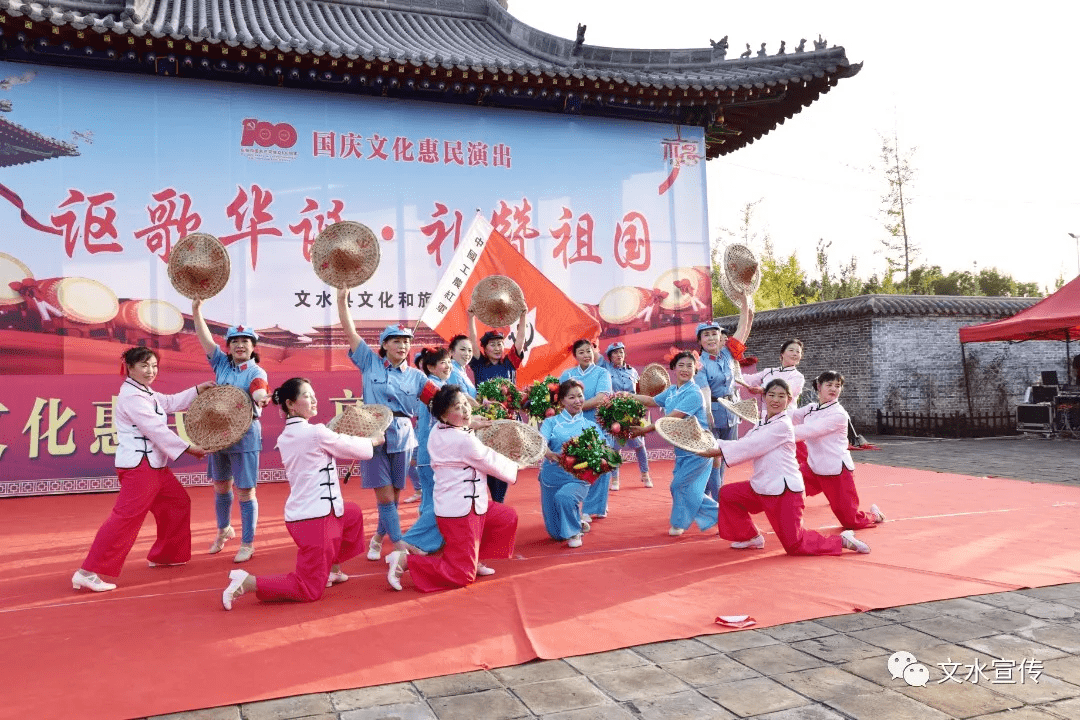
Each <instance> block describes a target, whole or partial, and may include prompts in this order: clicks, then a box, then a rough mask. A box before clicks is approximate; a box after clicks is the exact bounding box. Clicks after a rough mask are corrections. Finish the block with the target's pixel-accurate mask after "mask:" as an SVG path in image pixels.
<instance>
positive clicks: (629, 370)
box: [597, 342, 653, 490]
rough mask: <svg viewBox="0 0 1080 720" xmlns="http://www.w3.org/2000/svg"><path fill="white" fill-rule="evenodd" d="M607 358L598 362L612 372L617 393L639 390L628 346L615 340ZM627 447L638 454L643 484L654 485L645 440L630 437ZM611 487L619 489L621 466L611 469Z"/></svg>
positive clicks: (610, 346) (607, 353) (632, 392)
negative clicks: (627, 349) (627, 360)
mask: <svg viewBox="0 0 1080 720" xmlns="http://www.w3.org/2000/svg"><path fill="white" fill-rule="evenodd" d="M605 355H606V356H607V358H606V359H604V358H600V359H599V360H597V363H598V364H599V365H600V366H602V367H603V368H604V369H605V370H607V371H608V372H609V373H611V389H612V391H613V392H617V393H620V392H622V393H630V394H631V395H632V394H634V393H636V392H637V391H638V386H637V385H638V377H639V376H638V371H637V370H636V369H634V367H633V366H632V365H630V364H629V363H627V362H626V346H625V345H623V344H622V343H621V342H613V343H611V344H610V345H608V346H607V350H606V351H605ZM626 449H627V450H633V451H634V454H635V455H636V456H637V464H638V470H640V471H641V484H642V485H644V486H645V487H647V488H651V487H652V486H653V482H652V477H651V476H650V475H649V455H648V453H646V452H645V442H644V441H643V440H642V439H641V438H640V437H633V438H630V439H629V440H628V441H627V442H626ZM608 487H609V489H611V490H618V489H619V468H618V467H616V468H615V469H614V470H612V471H611V483H610V484H609V486H608Z"/></svg>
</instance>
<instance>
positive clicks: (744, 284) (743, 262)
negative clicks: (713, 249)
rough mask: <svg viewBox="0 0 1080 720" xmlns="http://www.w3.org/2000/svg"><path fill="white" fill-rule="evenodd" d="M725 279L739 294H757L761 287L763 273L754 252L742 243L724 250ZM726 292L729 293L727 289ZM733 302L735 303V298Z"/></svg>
mask: <svg viewBox="0 0 1080 720" xmlns="http://www.w3.org/2000/svg"><path fill="white" fill-rule="evenodd" d="M723 277H726V278H727V282H728V285H730V287H731V288H732V289H734V290H735V292H737V293H743V292H746V293H751V294H752V293H754V292H756V291H757V289H758V286H760V285H761V271H760V269H759V267H758V259H757V256H756V255H754V251H753V250H751V249H750V248H748V247H746V246H745V245H742V244H740V243H732V244H731V245H728V246H727V249H726V250H724V272H723ZM721 287H723V285H721ZM724 292H725V293H726V292H727V289H726V288H725V289H724ZM728 297H731V296H730V295H729V296H728ZM732 300H733V301H734V298H732ZM736 304H738V303H736Z"/></svg>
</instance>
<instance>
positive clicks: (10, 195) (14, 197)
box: [0, 183, 64, 235]
mask: <svg viewBox="0 0 1080 720" xmlns="http://www.w3.org/2000/svg"><path fill="white" fill-rule="evenodd" d="M0 197H2V198H4V199H5V200H7V201H8V202H9V203H11V204H12V205H14V206H15V207H17V208H19V214H20V215H21V216H22V221H23V222H24V223H26V224H27V225H28V226H30V227H32V228H34V229H35V230H40V231H41V232H44V233H49V234H50V235H63V234H64V233H63V231H62V230H60V228H54V227H50V226H48V225H42V224H41V223H39V222H38V221H37V220H35V219H34V216H33V215H31V214H30V213H29V212H28V211H27V210H26V205H25V204H24V203H23V199H22V198H21V197H19V195H18V193H16V192H15V191H14V190H12V189H11V188H9V187H8V186H7V185H4V184H3V183H0Z"/></svg>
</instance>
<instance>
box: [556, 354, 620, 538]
mask: <svg viewBox="0 0 1080 720" xmlns="http://www.w3.org/2000/svg"><path fill="white" fill-rule="evenodd" d="M570 351H571V352H572V353H573V355H574V360H576V361H577V365H576V366H575V367H572V368H568V369H567V370H564V371H563V374H562V375H560V376H559V382H566V381H567V380H577V381H578V382H580V383H581V387H582V390H583V391H584V392H585V402H584V403H582V405H581V412H582V414H583V415H585V419H586V420H588V421H589V422H592V423H595V422H596V408H597V407H599V406H600V405H602V404H604V403H605V402H607V400H608V398H610V397H611V373H609V372H608V371H607V370H606V369H605V368H603V367H601V366H600V365H597V364H596V352H597V351H596V348H595V347H593V344H592V342H591V341H589V340H584V339H582V340H577V341H575V342H574V344H573V345H572V346H571V347H570ZM609 442H610V444H611V445H612V446H614V445H615V441H614V440H610V441H609ZM610 482H611V473H610V472H606V473H604V474H603V475H601V476H600V477H598V478H597V479H596V481H595V482H594V483H593V484H592V485H590V486H589V492H588V493H587V494H586V495H585V500H584V501H583V502H582V503H581V521H582V522H586V523H590V522H592V520H593V517H597V518H606V517H607V514H608V487H609V483H610Z"/></svg>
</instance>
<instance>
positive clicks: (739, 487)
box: [701, 380, 870, 555]
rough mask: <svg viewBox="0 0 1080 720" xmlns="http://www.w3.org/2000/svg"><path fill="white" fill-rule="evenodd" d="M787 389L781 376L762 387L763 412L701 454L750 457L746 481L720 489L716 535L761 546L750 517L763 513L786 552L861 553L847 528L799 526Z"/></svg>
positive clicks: (799, 489) (741, 545)
mask: <svg viewBox="0 0 1080 720" xmlns="http://www.w3.org/2000/svg"><path fill="white" fill-rule="evenodd" d="M790 402H791V390H789V389H788V386H787V383H786V382H784V381H783V380H773V381H771V382H770V383H769V384H768V385H766V386H765V410H766V412H765V415H764V417H763V419H762V420H760V421H759V422H758V424H757V425H755V426H754V427H753V428H751V429H750V431H749V432H748V433H746V436H745V437H743V438H742V439H740V440H717V441H716V445H717V447H716V449H714V450H706V451H704V452H703V453H701V454H702V455H703V456H704V457H723V458H724V461H725V462H727V464H728V465H738V464H739V463H742V462H746V461H747V460H753V461H754V472H753V474H752V475H751V476H750V481H749V482H737V483H728V484H725V485H724V486H723V487H722V488H720V537H722V538H723V539H725V540H731V541H732V543H731V547H733V548H735V549H737V550H742V549H747V548H755V549H758V550H760V549H761V548H763V547H765V537H764V536H763V535H762V534H761V531H760V530H758V528H757V526H755V525H754V521H753V520H751V519H750V514H751V513H759V512H764V513H765V517H767V518H768V519H769V523H770V524H771V525H772V528H773V532H775V533H776V536H777V538H779V539H780V544H781V545H783V546H784V550H785V551H786V552H787V554H788V555H839V554H840V553H841V551H842V550H843V549H844V548H847V549H849V550H855V551H857V552H861V553H868V552H870V546H869V545H867V544H866V543H864V542H863V541H862V540H858V539H856V537H855V533H854V532H852V531H851V530H845V531H843V532H842V533H840V534H839V535H822V534H821V533H819V532H817V531H815V530H807V529H806V528H804V527H803V524H802V516H803V507H804V504H803V480H802V474H801V473H800V472H799V465H798V463H797V462H796V460H795V429H794V428H793V427H792V425H791V416H790V414H789V413H788V412H787V408H788V404H789V403H790Z"/></svg>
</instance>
